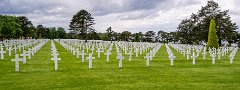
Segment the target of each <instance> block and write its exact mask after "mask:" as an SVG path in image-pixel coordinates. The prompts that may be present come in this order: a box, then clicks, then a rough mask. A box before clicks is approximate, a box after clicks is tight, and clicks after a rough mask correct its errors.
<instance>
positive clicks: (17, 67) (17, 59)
mask: <svg viewBox="0 0 240 90" xmlns="http://www.w3.org/2000/svg"><path fill="white" fill-rule="evenodd" d="M11 61H14V62H15V71H16V72H19V61H22V59H20V58H19V57H18V54H15V59H11Z"/></svg>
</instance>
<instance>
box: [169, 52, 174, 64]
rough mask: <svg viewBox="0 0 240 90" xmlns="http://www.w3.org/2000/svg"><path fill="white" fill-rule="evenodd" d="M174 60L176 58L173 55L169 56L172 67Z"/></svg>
mask: <svg viewBox="0 0 240 90" xmlns="http://www.w3.org/2000/svg"><path fill="white" fill-rule="evenodd" d="M174 58H175V56H173V55H172V54H171V55H170V56H169V59H170V61H171V63H170V64H171V66H173V65H174Z"/></svg>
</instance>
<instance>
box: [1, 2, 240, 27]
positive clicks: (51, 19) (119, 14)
mask: <svg viewBox="0 0 240 90" xmlns="http://www.w3.org/2000/svg"><path fill="white" fill-rule="evenodd" d="M214 1H216V2H217V3H219V5H220V7H221V8H222V9H223V10H227V9H228V10H230V12H229V15H230V16H231V17H232V21H233V22H235V23H237V25H238V26H240V7H239V4H240V0H214ZM206 3H207V0H0V14H8V15H16V16H27V17H28V18H29V19H30V20H31V21H32V23H33V24H34V25H35V26H36V25H38V24H42V25H44V26H45V27H64V28H65V29H69V22H70V21H71V19H72V16H73V15H74V14H76V13H77V12H78V11H79V10H81V9H85V10H87V11H88V12H90V13H91V14H92V16H93V17H94V20H95V23H96V24H95V25H94V28H95V29H96V31H98V32H105V30H106V29H107V28H108V27H110V26H111V27H112V29H113V30H114V31H116V32H122V31H131V32H139V31H142V32H146V31H148V30H153V31H159V30H163V31H167V32H170V31H175V30H176V28H177V26H178V24H179V23H180V22H181V20H183V19H186V18H189V17H190V15H191V14H192V13H196V12H197V10H199V9H201V6H205V5H206ZM238 31H239V30H238Z"/></svg>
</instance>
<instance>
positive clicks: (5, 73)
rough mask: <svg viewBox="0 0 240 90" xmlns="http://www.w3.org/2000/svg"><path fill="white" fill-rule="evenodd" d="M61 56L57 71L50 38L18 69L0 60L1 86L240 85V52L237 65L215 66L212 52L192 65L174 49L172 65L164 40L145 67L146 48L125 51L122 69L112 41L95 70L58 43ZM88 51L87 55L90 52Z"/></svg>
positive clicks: (214, 89) (213, 89)
mask: <svg viewBox="0 0 240 90" xmlns="http://www.w3.org/2000/svg"><path fill="white" fill-rule="evenodd" d="M55 45H56V47H57V50H58V52H59V57H60V58H61V59H62V60H61V61H59V70H58V71H55V70H54V62H53V61H52V60H50V59H51V57H52V56H51V51H50V46H51V41H48V43H46V45H44V46H43V47H42V48H41V49H40V50H39V51H38V52H37V54H36V55H35V56H33V57H32V59H31V60H28V62H27V65H23V64H22V62H20V72H15V71H14V70H15V67H14V65H15V63H14V62H11V61H10V59H11V58H14V55H12V56H11V57H8V55H5V56H6V57H5V60H0V90H8V89H10V90H20V89H24V90H29V89H41V90H45V89H63V90H68V89H77V90H83V89H149V90H154V89H169V90H172V89H190V90H192V89H203V90H206V89H210V90H219V89H224V90H228V89H231V90H232V89H235V90H240V52H238V53H237V55H236V56H235V59H234V63H233V64H229V57H228V55H226V56H224V57H222V59H221V60H218V59H216V64H215V65H212V63H211V62H212V61H211V58H210V56H209V55H208V56H207V60H202V55H200V56H199V57H198V58H197V59H196V65H192V59H190V60H186V58H185V57H183V55H181V54H180V53H179V52H177V51H176V50H174V49H173V48H171V49H172V51H173V52H174V56H176V58H175V60H174V66H170V61H169V58H168V54H167V52H166V47H165V45H164V44H163V45H162V47H161V48H160V50H159V51H158V52H157V54H156V57H155V58H154V59H153V61H151V62H150V66H149V67H146V64H145V62H146V61H145V59H144V58H143V57H144V56H145V53H144V54H142V55H139V57H138V58H135V55H133V57H134V58H133V59H132V61H131V62H129V61H128V55H125V54H124V53H123V56H124V58H125V59H124V60H123V68H121V69H119V68H118V60H116V52H115V47H114V46H113V50H112V55H111V56H110V61H109V62H107V61H106V56H105V55H104V54H103V53H101V58H97V53H96V52H95V53H94V55H93V56H94V57H95V58H96V59H95V60H93V69H91V70H89V69H88V61H85V62H84V63H83V62H81V56H80V58H78V59H77V58H76V56H74V55H73V54H72V53H70V52H69V51H67V50H66V49H65V48H63V47H62V46H61V45H60V44H59V43H57V42H55ZM86 56H88V55H86Z"/></svg>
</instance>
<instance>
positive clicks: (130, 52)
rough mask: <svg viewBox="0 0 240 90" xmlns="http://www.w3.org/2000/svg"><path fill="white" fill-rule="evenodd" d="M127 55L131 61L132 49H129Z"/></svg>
mask: <svg viewBox="0 0 240 90" xmlns="http://www.w3.org/2000/svg"><path fill="white" fill-rule="evenodd" d="M128 55H129V59H128V60H129V61H132V55H133V53H132V49H130V51H129V53H128Z"/></svg>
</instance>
